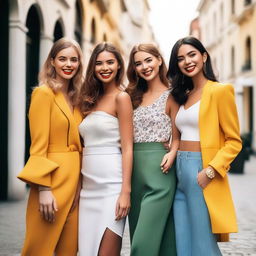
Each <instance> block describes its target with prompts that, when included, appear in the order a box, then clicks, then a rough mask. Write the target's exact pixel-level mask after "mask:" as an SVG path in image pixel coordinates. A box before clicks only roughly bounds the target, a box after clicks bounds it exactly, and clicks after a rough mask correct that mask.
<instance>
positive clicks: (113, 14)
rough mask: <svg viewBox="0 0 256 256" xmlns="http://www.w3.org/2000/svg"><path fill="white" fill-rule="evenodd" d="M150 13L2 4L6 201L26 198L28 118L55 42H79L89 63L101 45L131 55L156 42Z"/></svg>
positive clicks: (97, 6)
mask: <svg viewBox="0 0 256 256" xmlns="http://www.w3.org/2000/svg"><path fill="white" fill-rule="evenodd" d="M148 12H149V6H148V3H147V0H136V1H135V0H129V1H128V0H1V1H0V21H1V28H2V30H1V35H0V36H1V40H0V56H1V60H2V61H1V63H0V81H1V86H0V90H1V94H0V104H1V106H0V111H1V114H0V119H1V142H0V148H1V161H0V199H6V198H9V199H19V198H23V196H24V194H25V185H24V183H22V182H20V181H19V180H18V179H17V178H16V176H17V174H18V172H19V171H20V170H21V169H22V168H23V166H24V163H25V161H26V159H27V158H28V155H29V146H30V135H29V129H28V120H27V117H26V115H27V111H28V107H29V99H30V94H31V91H32V88H33V87H34V86H35V85H37V75H38V71H39V69H40V67H41V66H42V64H43V62H44V60H45V59H46V56H47V54H48V52H49V50H50V48H51V46H52V44H53V42H54V41H56V40H57V39H59V38H61V37H63V36H66V37H71V38H74V39H76V40H77V41H78V42H79V43H80V45H81V47H82V49H83V52H84V54H85V60H88V58H89V55H90V52H91V50H92V48H93V46H94V45H95V44H96V43H98V42H101V41H109V42H112V43H114V44H115V45H117V46H118V47H119V48H120V49H121V51H122V52H123V53H125V54H126V55H127V53H128V52H129V51H130V48H131V46H132V45H133V44H135V43H138V42H142V41H147V42H150V41H152V40H153V34H152V31H151V28H150V26H149V23H148V19H147V15H148ZM35 171H36V170H35Z"/></svg>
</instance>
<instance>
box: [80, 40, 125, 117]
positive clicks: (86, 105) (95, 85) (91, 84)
mask: <svg viewBox="0 0 256 256" xmlns="http://www.w3.org/2000/svg"><path fill="white" fill-rule="evenodd" d="M103 51H107V52H110V53H112V54H113V55H114V56H115V58H116V59H117V62H118V64H119V69H118V71H117V74H116V77H115V80H116V84H117V85H118V86H120V85H122V82H123V78H124V61H123V58H122V56H121V53H120V51H119V50H118V49H117V48H116V47H115V46H114V45H113V44H111V43H106V42H104V43H100V44H98V45H96V47H95V48H94V50H93V51H92V55H91V57H90V60H89V63H88V66H87V70H86V76H85V80H84V83H83V85H82V88H81V94H80V99H79V107H80V109H81V111H82V113H83V114H84V115H87V114H88V113H90V112H91V110H92V108H93V107H95V106H96V104H97V102H98V101H99V99H100V98H101V97H102V95H103V94H104V89H103V84H102V82H101V81H100V80H99V79H98V78H97V77H96V75H95V66H96V60H97V57H98V55H99V54H100V53H101V52H103Z"/></svg>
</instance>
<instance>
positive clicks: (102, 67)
mask: <svg viewBox="0 0 256 256" xmlns="http://www.w3.org/2000/svg"><path fill="white" fill-rule="evenodd" d="M119 68H120V65H119V64H118V61H117V59H116V57H115V55H114V54H113V53H111V52H108V51H103V52H101V53H100V54H99V55H98V56H97V59H96V63H95V70H94V72H95V75H96V77H97V78H98V79H99V80H100V81H101V82H102V83H104V84H109V83H111V82H113V81H114V80H115V78H116V75H117V72H118V69H119Z"/></svg>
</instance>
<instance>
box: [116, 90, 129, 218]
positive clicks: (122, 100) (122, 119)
mask: <svg viewBox="0 0 256 256" xmlns="http://www.w3.org/2000/svg"><path fill="white" fill-rule="evenodd" d="M116 106H117V116H118V121H119V130H120V137H121V150H122V174H123V182H122V189H121V193H120V196H119V199H118V202H117V207H116V219H117V220H119V219H120V218H123V217H125V216H126V215H127V214H128V212H129V209H130V207H131V203H130V193H131V175H132V161H133V119H132V118H133V109H132V103H131V99H130V96H129V95H128V94H127V93H126V92H121V93H119V94H118V96H117V98H116Z"/></svg>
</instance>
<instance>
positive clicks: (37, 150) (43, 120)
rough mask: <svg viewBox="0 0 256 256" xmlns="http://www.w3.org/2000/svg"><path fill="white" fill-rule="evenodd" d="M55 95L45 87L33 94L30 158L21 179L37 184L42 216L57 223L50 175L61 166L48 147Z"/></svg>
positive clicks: (30, 109)
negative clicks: (49, 155)
mask: <svg viewBox="0 0 256 256" xmlns="http://www.w3.org/2000/svg"><path fill="white" fill-rule="evenodd" d="M53 102H54V95H53V94H52V93H51V91H49V90H48V89H47V88H45V87H38V88H36V89H35V90H34V91H33V94H32V98H31V104H30V108H29V125H30V135H31V147H30V157H29V160H28V162H27V163H26V165H25V167H24V169H23V170H22V171H21V173H20V174H19V176H18V178H20V179H21V180H23V181H25V182H28V183H30V184H32V185H38V190H39V211H40V213H41V215H42V217H43V218H44V219H45V220H46V221H49V222H54V220H55V211H57V210H58V209H57V202H56V199H55V197H54V195H53V193H52V191H51V172H52V171H54V170H56V168H58V165H57V164H56V163H54V162H52V161H51V160H49V159H48V158H47V150H48V145H49V134H50V119H51V108H52V104H53Z"/></svg>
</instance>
